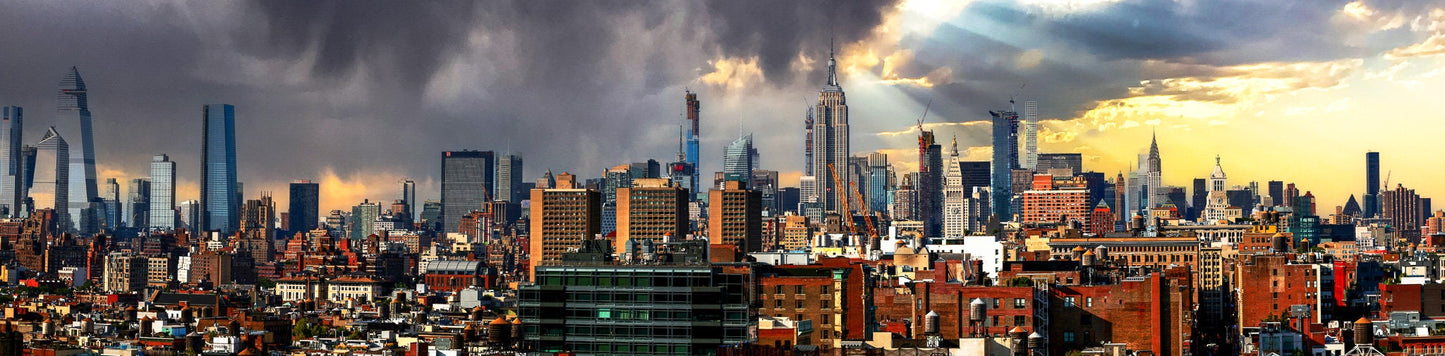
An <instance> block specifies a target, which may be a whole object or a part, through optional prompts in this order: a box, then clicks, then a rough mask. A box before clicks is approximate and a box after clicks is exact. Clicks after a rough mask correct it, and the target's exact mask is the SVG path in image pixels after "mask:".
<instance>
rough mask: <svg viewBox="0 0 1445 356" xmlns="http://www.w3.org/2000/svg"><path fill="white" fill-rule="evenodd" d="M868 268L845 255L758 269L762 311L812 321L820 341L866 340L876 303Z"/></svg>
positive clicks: (816, 339)
mask: <svg viewBox="0 0 1445 356" xmlns="http://www.w3.org/2000/svg"><path fill="white" fill-rule="evenodd" d="M866 268H869V267H867V266H866V265H863V264H861V263H856V262H854V261H851V260H848V259H844V258H824V259H820V260H819V261H818V263H817V264H812V265H806V266H795V265H783V266H772V267H768V268H765V269H759V270H758V271H757V272H756V273H757V275H758V277H757V278H758V283H757V285H758V299H759V300H760V301H761V306H760V307H759V308H758V315H770V316H778V317H787V318H792V320H813V321H814V323H813V325H812V326H813V334H812V335H810V336H809V338H810V339H811V340H813V341H814V342H816V343H817V344H818V345H832V344H833V342H834V341H835V340H862V339H864V338H866V337H867V333H866V331H867V330H866V329H865V328H866V325H868V323H869V322H870V321H869V320H867V318H868V314H867V313H868V310H869V309H871V308H872V305H870V304H872V302H873V299H871V298H870V297H869V293H871V292H872V291H871V290H870V289H869V286H867V285H866V284H865V281H866V280H867V278H866V274H867V273H868V272H867V270H866Z"/></svg>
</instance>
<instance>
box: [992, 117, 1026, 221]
mask: <svg viewBox="0 0 1445 356" xmlns="http://www.w3.org/2000/svg"><path fill="white" fill-rule="evenodd" d="M988 113H989V115H992V116H993V179H992V180H990V181H989V189H990V190H991V191H992V192H993V199H992V201H993V202H994V204H993V214H994V215H996V216H998V221H1010V220H1012V219H1013V212H1012V211H1011V210H1013V209H1011V208H1012V206H1010V204H1009V203H1008V202H1009V201H1010V200H1012V199H1013V191H1012V188H1013V187H1012V184H1013V182H1012V181H1011V180H1012V178H1013V169H1014V168H1018V161H1019V160H1018V155H1019V115H1018V113H1015V112H1012V111H989V112H988Z"/></svg>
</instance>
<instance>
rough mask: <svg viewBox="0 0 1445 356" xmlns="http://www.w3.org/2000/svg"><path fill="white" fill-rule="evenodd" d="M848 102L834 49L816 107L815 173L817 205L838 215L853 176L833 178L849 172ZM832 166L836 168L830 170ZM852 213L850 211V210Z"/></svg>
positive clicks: (844, 175)
mask: <svg viewBox="0 0 1445 356" xmlns="http://www.w3.org/2000/svg"><path fill="white" fill-rule="evenodd" d="M849 154H850V151H849V150H848V100H847V98H846V97H845V96H844V95H843V87H840V86H838V61H837V59H836V58H834V54H833V51H832V49H831V48H830V49H829V50H828V82H827V84H825V85H823V90H820V91H818V104H817V105H815V106H814V107H813V165H812V168H813V172H811V175H812V176H813V177H816V179H817V180H816V181H817V188H818V189H815V190H814V191H815V193H814V194H816V196H817V199H816V201H818V202H819V203H821V204H822V208H823V209H822V210H823V211H825V212H839V213H846V212H840V211H838V210H839V209H840V208H841V207H842V206H843V205H844V203H843V199H847V198H848V192H846V191H842V192H840V191H838V187H843V189H848V187H849V186H850V185H849V182H850V181H851V176H849V175H848V174H842V173H840V175H839V176H838V177H837V178H836V181H837V182H841V183H835V180H834V179H835V178H834V177H833V170H834V169H836V170H837V171H838V172H846V171H847V169H848V155H849ZM830 166H832V167H834V168H829V167H830ZM850 210H851V209H850Z"/></svg>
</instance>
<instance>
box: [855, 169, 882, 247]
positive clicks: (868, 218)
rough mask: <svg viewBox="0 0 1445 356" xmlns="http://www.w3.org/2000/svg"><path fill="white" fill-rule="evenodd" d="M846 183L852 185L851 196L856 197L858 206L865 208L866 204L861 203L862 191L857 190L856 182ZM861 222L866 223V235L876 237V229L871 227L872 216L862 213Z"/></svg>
mask: <svg viewBox="0 0 1445 356" xmlns="http://www.w3.org/2000/svg"><path fill="white" fill-rule="evenodd" d="M848 185H851V186H853V197H854V198H858V206H862V207H865V208H867V207H868V206H867V205H865V204H863V193H859V192H858V183H855V182H848ZM868 210H872V208H868ZM863 222H864V223H867V226H868V237H878V229H877V228H874V227H873V216H872V215H870V214H863Z"/></svg>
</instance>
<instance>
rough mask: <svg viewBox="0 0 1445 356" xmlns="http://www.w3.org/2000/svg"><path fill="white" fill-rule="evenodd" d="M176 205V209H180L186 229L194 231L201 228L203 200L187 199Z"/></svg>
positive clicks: (182, 224) (182, 222)
mask: <svg viewBox="0 0 1445 356" xmlns="http://www.w3.org/2000/svg"><path fill="white" fill-rule="evenodd" d="M176 206H177V207H178V209H176V210H179V211H180V213H181V216H180V218H181V226H182V227H185V228H186V231H192V232H193V233H194V231H198V230H200V228H201V225H200V223H201V222H200V218H201V201H199V200H187V201H183V202H181V203H180V204H176Z"/></svg>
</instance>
